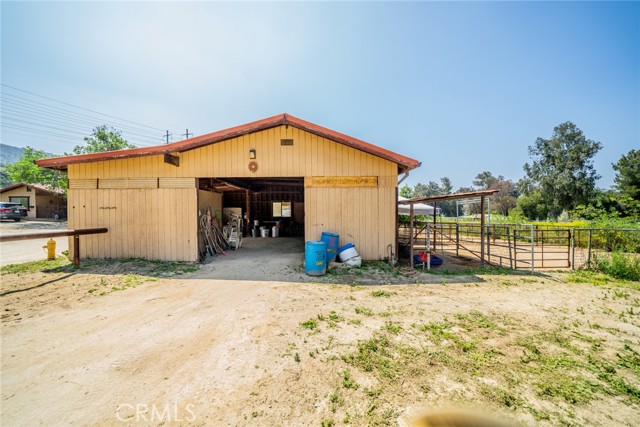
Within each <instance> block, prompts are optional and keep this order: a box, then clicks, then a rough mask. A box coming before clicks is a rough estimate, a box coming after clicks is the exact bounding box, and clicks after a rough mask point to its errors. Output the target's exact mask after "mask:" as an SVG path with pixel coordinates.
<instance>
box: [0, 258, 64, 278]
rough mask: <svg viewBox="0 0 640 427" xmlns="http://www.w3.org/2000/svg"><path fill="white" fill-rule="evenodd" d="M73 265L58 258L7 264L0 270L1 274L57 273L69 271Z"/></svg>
mask: <svg viewBox="0 0 640 427" xmlns="http://www.w3.org/2000/svg"><path fill="white" fill-rule="evenodd" d="M72 269H73V263H72V262H71V261H69V258H67V257H66V256H59V257H57V258H56V259H55V260H51V261H49V260H41V261H29V262H23V263H20V264H9V265H5V266H4V267H2V268H0V273H1V274H22V273H35V272H37V271H42V272H45V273H49V272H53V271H55V270H58V271H71V270H72Z"/></svg>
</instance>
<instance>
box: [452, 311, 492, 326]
mask: <svg viewBox="0 0 640 427" xmlns="http://www.w3.org/2000/svg"><path fill="white" fill-rule="evenodd" d="M454 317H455V318H456V319H457V320H458V321H459V324H460V325H461V326H463V327H464V328H465V329H467V330H473V329H476V328H483V329H493V328H495V327H496V323H495V322H494V321H493V320H491V319H490V318H489V317H488V316H487V315H485V314H483V313H481V312H479V311H478V310H472V311H470V312H469V313H458V314H456V315H454Z"/></svg>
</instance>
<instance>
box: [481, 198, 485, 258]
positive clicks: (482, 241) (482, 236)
mask: <svg viewBox="0 0 640 427" xmlns="http://www.w3.org/2000/svg"><path fill="white" fill-rule="evenodd" d="M480 264H481V265H484V196H480Z"/></svg>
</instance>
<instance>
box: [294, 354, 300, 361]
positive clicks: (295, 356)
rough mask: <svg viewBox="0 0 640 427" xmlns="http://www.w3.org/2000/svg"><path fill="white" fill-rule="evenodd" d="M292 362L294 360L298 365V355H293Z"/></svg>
mask: <svg viewBox="0 0 640 427" xmlns="http://www.w3.org/2000/svg"><path fill="white" fill-rule="evenodd" d="M293 360H295V361H296V362H297V363H300V355H299V354H298V353H296V354H294V355H293Z"/></svg>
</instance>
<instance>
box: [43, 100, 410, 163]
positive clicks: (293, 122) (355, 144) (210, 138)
mask: <svg viewBox="0 0 640 427" xmlns="http://www.w3.org/2000/svg"><path fill="white" fill-rule="evenodd" d="M283 125H284V126H292V127H295V128H297V129H300V130H303V131H306V132H309V133H311V134H314V135H317V136H320V137H323V138H326V139H329V140H331V141H334V142H337V143H340V144H343V145H346V146H349V147H352V148H354V149H357V150H360V151H364V152H366V153H369V154H372V155H375V156H378V157H381V158H383V159H386V160H389V161H391V162H394V163H396V164H397V165H398V173H404V172H407V171H409V170H411V169H415V168H417V167H419V166H420V165H421V163H420V162H419V161H417V160H415V159H411V158H409V157H406V156H403V155H401V154H398V153H395V152H393V151H390V150H387V149H384V148H382V147H378V146H376V145H373V144H369V143H368V142H365V141H362V140H359V139H357V138H353V137H351V136H348V135H345V134H342V133H340V132H336V131H333V130H331V129H328V128H325V127H323V126H319V125H316V124H314V123H311V122H307V121H306V120H302V119H299V118H297V117H294V116H291V115H290V114H286V113H284V114H278V115H276V116H273V117H268V118H266V119H262V120H258V121H255V122H251V123H247V124H244V125H240V126H235V127H232V128H228V129H223V130H220V131H217V132H213V133H209V134H205V135H201V136H197V137H194V138H190V139H187V140H184V141H179V142H173V143H170V144H165V145H157V146H153V147H143V148H132V149H127V150H117V151H108V152H101V153H90V154H80V155H75V156H64V157H54V158H49V159H41V160H37V161H36V164H37V165H38V166H40V167H43V168H50V169H58V170H66V169H67V166H68V165H71V164H78V163H90V162H98V161H104V160H117V159H126V158H132V157H142V156H152V155H158V154H160V155H162V154H172V153H182V152H185V151H190V150H195V149H197V148H201V147H204V146H207V145H210V144H215V143H218V142H222V141H226V140H229V139H233V138H237V137H240V136H243V135H247V134H250V133H255V132H260V131H263V130H267V129H271V128H274V127H278V126H283Z"/></svg>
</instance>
